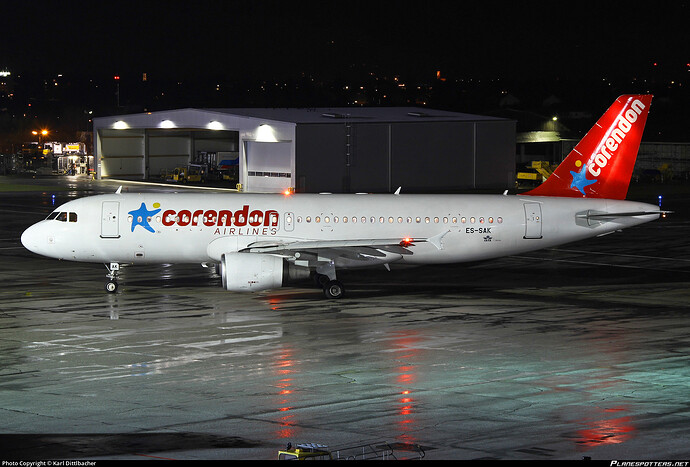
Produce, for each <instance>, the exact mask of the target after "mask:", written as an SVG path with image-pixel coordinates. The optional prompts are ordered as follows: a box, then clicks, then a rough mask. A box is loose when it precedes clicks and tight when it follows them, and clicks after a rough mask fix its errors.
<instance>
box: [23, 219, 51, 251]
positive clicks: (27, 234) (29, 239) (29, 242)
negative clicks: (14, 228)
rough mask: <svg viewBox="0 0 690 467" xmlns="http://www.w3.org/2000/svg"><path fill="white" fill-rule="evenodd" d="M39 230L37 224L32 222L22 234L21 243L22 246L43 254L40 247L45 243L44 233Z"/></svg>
mask: <svg viewBox="0 0 690 467" xmlns="http://www.w3.org/2000/svg"><path fill="white" fill-rule="evenodd" d="M41 230H42V229H41V227H40V226H39V224H34V225H32V226H31V227H29V228H28V229H26V230H25V231H24V233H23V234H22V245H24V248H26V249H27V250H29V251H32V252H34V253H37V254H39V255H41V254H44V253H43V252H42V251H41V247H42V246H44V245H45V244H46V238H45V235H42V234H41Z"/></svg>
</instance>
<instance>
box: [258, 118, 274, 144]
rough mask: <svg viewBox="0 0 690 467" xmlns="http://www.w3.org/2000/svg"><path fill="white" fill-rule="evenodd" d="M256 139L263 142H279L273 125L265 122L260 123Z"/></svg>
mask: <svg viewBox="0 0 690 467" xmlns="http://www.w3.org/2000/svg"><path fill="white" fill-rule="evenodd" d="M256 141H258V142H261V143H277V142H278V140H277V139H276V135H275V133H274V131H273V128H272V127H271V125H267V124H265V123H263V124H261V125H259V128H258V129H257V130H256Z"/></svg>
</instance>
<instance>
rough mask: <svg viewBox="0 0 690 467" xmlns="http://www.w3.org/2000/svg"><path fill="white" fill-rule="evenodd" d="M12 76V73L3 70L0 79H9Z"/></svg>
mask: <svg viewBox="0 0 690 467" xmlns="http://www.w3.org/2000/svg"><path fill="white" fill-rule="evenodd" d="M11 74H12V73H10V72H9V71H7V70H2V71H0V78H7V77H8V76H10V75H11Z"/></svg>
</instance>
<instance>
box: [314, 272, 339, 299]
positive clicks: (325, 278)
mask: <svg viewBox="0 0 690 467" xmlns="http://www.w3.org/2000/svg"><path fill="white" fill-rule="evenodd" d="M314 282H316V285H317V286H318V287H321V288H322V289H323V294H324V295H325V296H326V298H342V297H343V295H345V286H344V285H343V283H342V282H340V281H339V280H337V279H336V277H335V266H334V265H333V264H332V263H331V264H328V265H324V266H322V267H319V268H317V269H316V274H314Z"/></svg>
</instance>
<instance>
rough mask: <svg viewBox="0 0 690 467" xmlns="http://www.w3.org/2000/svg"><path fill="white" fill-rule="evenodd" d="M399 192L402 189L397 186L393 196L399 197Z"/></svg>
mask: <svg viewBox="0 0 690 467" xmlns="http://www.w3.org/2000/svg"><path fill="white" fill-rule="evenodd" d="M400 190H402V187H401V186H399V187H398V189H397V190H395V193H394V194H395V195H399V194H400Z"/></svg>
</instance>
